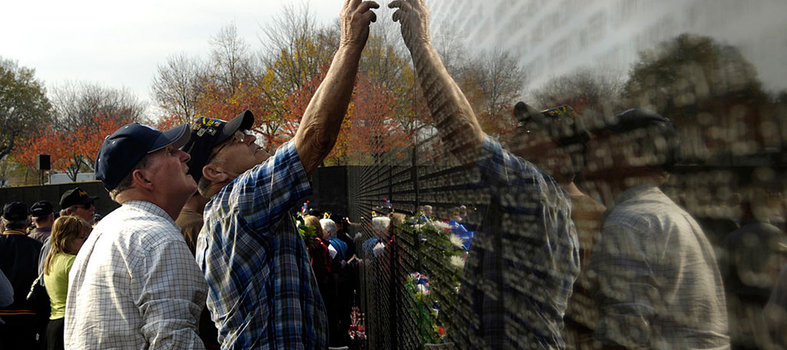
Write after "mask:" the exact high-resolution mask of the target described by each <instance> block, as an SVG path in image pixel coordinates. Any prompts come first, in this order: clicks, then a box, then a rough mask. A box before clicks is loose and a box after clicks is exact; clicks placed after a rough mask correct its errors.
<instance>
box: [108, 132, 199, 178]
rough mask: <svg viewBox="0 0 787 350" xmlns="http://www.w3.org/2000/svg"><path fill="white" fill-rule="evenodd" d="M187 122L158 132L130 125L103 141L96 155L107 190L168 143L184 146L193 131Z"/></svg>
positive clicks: (178, 146)
mask: <svg viewBox="0 0 787 350" xmlns="http://www.w3.org/2000/svg"><path fill="white" fill-rule="evenodd" d="M188 129H189V127H188V124H183V125H180V126H177V127H174V128H172V129H170V130H167V131H164V132H162V131H159V130H156V129H154V128H152V127H150V126H147V125H142V124H139V123H131V124H127V125H125V126H123V127H121V128H120V129H118V130H117V131H115V133H113V134H112V135H110V136H108V137H107V138H106V139H105V140H104V144H102V145H101V149H99V150H98V156H97V157H96V167H95V169H96V179H98V180H101V182H103V183H104V188H106V189H107V191H112V190H113V189H115V187H117V186H118V185H119V184H120V181H122V180H123V179H124V178H125V177H126V176H128V174H130V173H131V170H132V169H134V166H135V165H137V163H139V161H140V160H142V158H144V157H145V156H146V155H148V154H150V153H153V152H155V151H158V150H160V149H162V148H164V147H167V146H169V145H173V146H175V147H177V148H181V147H183V145H184V144H186V142H188V141H189V138H190V136H191V134H190V133H189V132H188Z"/></svg>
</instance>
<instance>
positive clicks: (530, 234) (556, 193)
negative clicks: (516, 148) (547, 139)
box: [452, 137, 579, 349]
mask: <svg viewBox="0 0 787 350" xmlns="http://www.w3.org/2000/svg"><path fill="white" fill-rule="evenodd" d="M474 171H476V173H475V174H474V175H473V177H474V178H475V179H477V183H478V186H479V187H480V189H481V191H482V192H483V193H487V194H488V195H489V199H488V200H489V202H488V203H489V204H488V206H487V208H486V209H485V214H484V220H483V223H482V224H481V227H480V228H479V229H477V230H476V232H475V237H474V238H473V244H472V246H471V248H470V254H469V256H468V258H467V264H466V265H465V275H464V276H463V279H462V290H461V292H460V298H461V301H460V302H459V303H458V304H459V310H461V314H462V315H461V316H459V318H462V317H466V318H467V319H463V320H459V321H458V322H459V323H460V324H462V325H463V327H464V328H466V330H465V331H461V332H455V334H454V335H452V337H453V338H454V340H455V341H457V342H459V343H463V344H466V345H467V347H468V348H474V349H522V348H537V349H561V348H564V347H565V342H564V340H563V336H562V334H561V329H562V328H563V315H564V313H565V310H566V306H567V302H568V298H569V297H570V296H571V291H572V286H573V284H574V280H575V279H576V277H577V275H578V273H579V243H578V240H577V235H576V229H575V228H574V224H573V222H572V221H571V204H570V201H569V198H568V196H567V195H566V194H565V193H564V192H563V190H562V189H561V188H560V186H559V185H558V184H557V183H556V182H555V180H554V179H553V178H552V177H550V176H548V175H546V174H544V173H543V172H542V171H541V170H540V169H539V168H538V167H536V166H535V165H534V164H532V163H530V162H528V161H526V160H523V159H521V158H519V157H516V156H514V155H512V154H511V153H509V152H508V151H505V150H504V149H503V148H502V147H501V146H500V144H498V143H497V142H495V141H493V140H492V139H490V138H489V137H486V138H485V140H484V143H483V147H482V148H481V154H480V155H479V160H478V162H477V167H476V168H475V169H474Z"/></svg>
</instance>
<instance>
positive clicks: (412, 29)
mask: <svg viewBox="0 0 787 350" xmlns="http://www.w3.org/2000/svg"><path fill="white" fill-rule="evenodd" d="M388 7H390V8H395V9H397V11H396V12H394V14H393V20H394V21H398V22H399V23H400V24H401V27H402V38H403V39H404V43H405V45H407V48H408V49H409V50H410V55H411V56H412V58H413V64H414V65H415V71H416V75H417V78H418V81H419V82H420V84H421V88H422V89H423V91H424V96H425V97H426V102H427V104H428V105H429V111H430V112H431V114H432V117H433V118H434V121H435V125H436V126H437V129H438V130H439V132H440V137H441V139H442V140H443V143H444V144H445V145H446V146H447V147H448V150H449V152H451V153H452V154H454V155H455V156H456V157H458V158H459V160H460V161H462V162H469V161H473V160H474V159H475V157H476V155H477V152H478V150H479V149H480V147H481V144H482V142H483V140H484V132H483V131H482V130H481V125H480V124H479V123H478V120H477V119H476V116H475V113H473V108H472V107H471V106H470V102H468V101H467V98H466V97H465V95H464V93H462V90H461V89H459V86H458V85H457V84H456V82H455V81H454V79H453V78H451V76H450V75H449V74H448V70H447V69H446V68H445V66H444V65H443V61H442V60H441V59H440V56H439V55H438V54H437V50H436V49H435V48H434V45H432V40H431V38H430V36H429V10H428V9H427V7H426V4H425V3H424V0H394V1H391V3H390V4H389V5H388Z"/></svg>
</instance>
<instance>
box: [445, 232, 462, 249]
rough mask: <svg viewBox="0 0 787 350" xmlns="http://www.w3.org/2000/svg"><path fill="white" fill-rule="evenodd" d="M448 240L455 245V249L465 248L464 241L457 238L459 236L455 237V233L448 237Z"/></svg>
mask: <svg viewBox="0 0 787 350" xmlns="http://www.w3.org/2000/svg"><path fill="white" fill-rule="evenodd" d="M448 240H450V241H451V244H453V245H454V247H457V248H463V247H464V246H463V244H464V242H463V241H462V239H461V238H459V236H457V235H455V234H453V233H452V234H450V235H449V236H448Z"/></svg>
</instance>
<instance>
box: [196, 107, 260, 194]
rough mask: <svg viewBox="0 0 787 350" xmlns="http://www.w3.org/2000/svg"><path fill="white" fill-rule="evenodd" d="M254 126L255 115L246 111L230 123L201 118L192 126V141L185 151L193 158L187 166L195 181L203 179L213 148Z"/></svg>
mask: <svg viewBox="0 0 787 350" xmlns="http://www.w3.org/2000/svg"><path fill="white" fill-rule="evenodd" d="M253 125H254V115H253V114H252V113H251V111H248V110H247V111H244V112H243V113H241V114H238V115H237V116H235V118H233V119H232V120H230V121H224V120H221V119H211V118H208V117H200V118H197V120H195V121H194V123H193V124H192V125H191V139H190V140H189V141H188V142H187V143H186V145H185V146H183V151H184V152H186V153H188V154H189V156H191V159H189V162H188V163H187V165H188V166H189V175H191V177H193V178H194V181H199V179H200V178H202V168H203V167H204V166H205V164H207V163H208V158H210V154H211V153H212V152H213V148H214V147H216V146H217V145H219V144H220V143H222V142H224V141H225V140H227V139H228V138H230V137H232V135H234V134H235V132H236V131H238V130H240V131H244V130H249V129H251V127H252V126H253Z"/></svg>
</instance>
